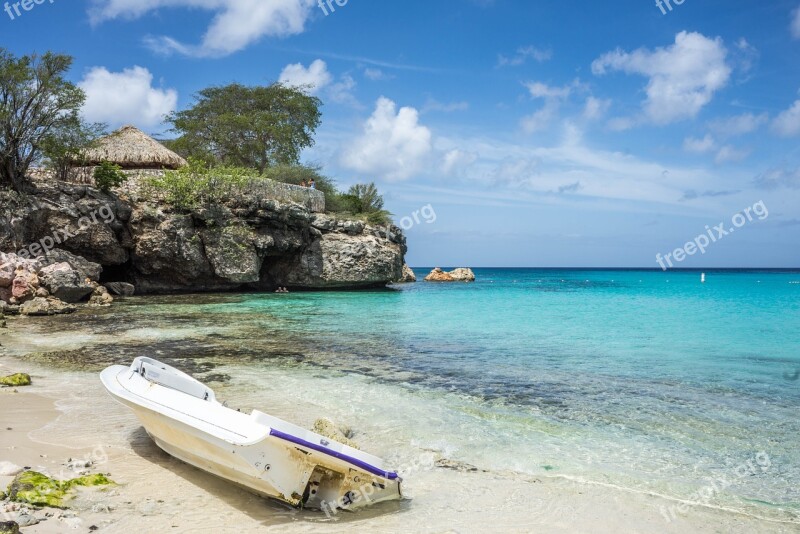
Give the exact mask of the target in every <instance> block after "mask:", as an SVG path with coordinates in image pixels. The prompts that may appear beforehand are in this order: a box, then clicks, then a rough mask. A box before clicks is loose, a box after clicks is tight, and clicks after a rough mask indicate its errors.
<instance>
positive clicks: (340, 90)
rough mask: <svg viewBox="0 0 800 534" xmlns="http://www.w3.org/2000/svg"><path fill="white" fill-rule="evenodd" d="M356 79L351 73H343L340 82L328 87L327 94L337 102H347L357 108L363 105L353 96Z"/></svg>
mask: <svg viewBox="0 0 800 534" xmlns="http://www.w3.org/2000/svg"><path fill="white" fill-rule="evenodd" d="M356 85H357V84H356V81H355V80H354V79H353V77H352V76H350V75H349V74H343V75H342V77H341V78H340V79H339V81H338V82H336V83H334V84H333V85H331V86H330V87H329V88H328V91H327V94H328V96H329V97H330V99H331V100H333V101H334V102H336V103H337V104H346V105H348V106H353V107H356V108H359V107H362V106H361V104H359V102H358V100H356V97H355V96H353V90H354V89H355V88H356Z"/></svg>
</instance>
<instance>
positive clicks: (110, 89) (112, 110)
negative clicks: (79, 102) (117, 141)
mask: <svg viewBox="0 0 800 534" xmlns="http://www.w3.org/2000/svg"><path fill="white" fill-rule="evenodd" d="M78 85H79V86H80V88H81V89H83V91H84V92H85V93H86V103H85V104H84V106H83V110H82V113H83V116H84V118H85V119H86V120H88V121H90V122H107V123H109V124H110V125H111V126H119V125H122V124H128V123H132V124H136V125H138V126H142V127H151V126H156V125H159V124H161V123H162V122H163V119H164V115H167V114H168V113H171V112H173V111H175V108H176V106H177V104H178V93H177V91H175V90H174V89H157V88H154V87H153V75H152V74H150V71H149V70H147V69H145V68H143V67H132V68H129V69H125V70H123V71H122V72H109V71H108V70H107V69H106V68H104V67H95V68H93V69H92V70H91V71H89V73H87V74H86V76H85V77H84V78H83V80H82V81H81V82H80V83H79V84H78Z"/></svg>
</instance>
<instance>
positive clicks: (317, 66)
mask: <svg viewBox="0 0 800 534" xmlns="http://www.w3.org/2000/svg"><path fill="white" fill-rule="evenodd" d="M332 80H333V76H331V73H330V72H328V66H327V65H326V64H325V62H324V61H322V60H321V59H317V60H316V61H314V62H313V63H311V65H309V66H308V68H305V67H304V66H303V65H302V64H301V63H294V64H292V65H287V66H286V67H285V68H284V69H283V71H282V72H281V75H280V77H279V78H278V81H280V82H281V83H283V84H286V85H289V86H291V87H305V88H307V90H308V92H309V93H310V94H312V95H315V94H317V93H319V91H320V90H322V89H323V88H324V87H326V86H327V85H328V84H329V83H331V81H332Z"/></svg>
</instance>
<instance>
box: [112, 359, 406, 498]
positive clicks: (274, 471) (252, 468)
mask: <svg viewBox="0 0 800 534" xmlns="http://www.w3.org/2000/svg"><path fill="white" fill-rule="evenodd" d="M101 379H102V380H103V383H104V385H105V386H106V388H107V389H108V390H109V393H111V395H112V396H113V397H114V398H115V399H116V400H117V401H119V402H120V403H122V404H123V405H125V406H127V407H129V408H131V409H132V410H133V412H134V414H135V415H136V416H137V418H138V419H139V421H140V422H141V423H142V426H143V427H144V429H145V430H146V432H147V433H148V435H149V436H150V437H151V438H152V439H153V441H154V442H155V443H156V445H158V447H159V448H161V449H162V450H164V451H165V452H166V453H167V454H169V455H171V456H173V457H175V458H177V459H179V460H181V461H183V462H186V463H188V464H190V465H193V466H195V467H197V468H199V469H202V470H204V471H207V472H209V473H212V474H214V475H216V476H218V477H221V478H224V479H226V480H229V481H231V482H234V483H236V484H238V485H240V486H242V487H244V488H247V489H248V490H250V491H252V492H254V493H257V494H259V495H262V496H265V497H269V498H274V499H278V500H280V501H282V502H284V503H287V504H289V505H291V506H295V507H304V508H310V509H320V510H324V511H325V512H326V513H329V512H331V511H335V510H337V509H346V510H355V509H358V508H361V507H364V506H368V505H371V504H375V503H378V502H383V501H388V500H397V499H401V498H402V491H401V486H400V485H401V480H400V478H399V477H397V475H396V474H394V473H389V472H384V471H382V470H381V469H379V468H377V467H375V466H373V465H371V464H369V463H367V462H366V461H364V459H365V458H366V459H369V458H374V457H371V456H369V455H367V454H366V453H362V454H363V456H362V457H361V458H359V457H354V456H350V455H349V454H346V453H349V452H350V450H348V448H346V447H344V446H342V445H340V444H335V445H332V444H331V442H330V441H328V440H326V439H325V438H323V437H322V436H318V435H316V434H312V433H309V432H307V431H302V432H301V429H297V431H296V432H294V433H287V432H284V431H287V430H291V429H292V428H294V427H293V425H290V424H288V423H285V422H282V421H280V420H277V419H274V418H271V417H270V416H267V415H266V414H261V413H260V412H253V414H252V415H251V416H247V415H245V414H241V413H240V412H237V411H235V410H229V409H227V408H224V407H222V405H220V404H219V403H217V402H216V401H215V400H214V401H213V403H209V402H208V401H203V400H200V399H190V400H189V401H187V402H186V404H185V406H186V407H183V408H181V409H182V410H183V411H180V410H173V409H172V408H168V407H166V406H165V404H164V402H165V401H164V399H171V398H172V397H174V396H175V395H176V393H175V392H173V391H161V390H160V389H159V388H160V386H158V385H157V384H142V383H141V382H140V380H144V379H142V378H141V377H138V376H134V373H132V372H131V369H129V368H126V367H120V366H116V367H115V368H109V369H107V370H106V371H104V372H103V373H102V375H101ZM126 382H130V383H131V385H130V386H129V387H126V386H128V384H127V383H126ZM212 394H213V393H212ZM180 400H184V399H183V398H180ZM204 402H205V404H203V403H204ZM200 408H205V409H206V412H210V413H212V414H213V413H215V412H220V411H221V410H225V411H227V412H230V413H221V416H222V417H221V418H218V419H217V420H216V421H215V420H214V419H212V417H211V416H209V417H208V418H207V419H209V420H208V421H207V420H199V419H197V417H195V416H193V415H192V413H191V412H197V413H201V412H199V409H200ZM236 420H238V421H239V425H238V426H236V425H235V424H234V423H233V422H230V423H229V421H236ZM262 420H267V421H270V422H271V423H272V425H273V426H278V423H283V424H284V425H285V427H283V428H281V429H277V428H274V427H273V426H266V425H260V421H262ZM198 421H201V422H198ZM247 425H249V426H248V428H249V431H248V432H245V431H241V433H242V436H241V439H237V437H236V435H235V430H236V429H238V428H240V427H244V426H247ZM223 427H225V428H223ZM231 428H233V429H234V430H231ZM253 429H256V430H257V431H258V432H257V433H256V436H257V437H256V438H255V439H250V440H248V439H246V438H247V437H250V438H252V437H253V435H254V434H253V432H252V430H253ZM231 436H233V437H231ZM317 438H321V439H317ZM312 439H313V440H314V442H312V441H310V440H312ZM317 441H319V442H320V444H317V443H316V442H317ZM329 447H331V448H329ZM335 449H338V450H335ZM356 452H357V451H356Z"/></svg>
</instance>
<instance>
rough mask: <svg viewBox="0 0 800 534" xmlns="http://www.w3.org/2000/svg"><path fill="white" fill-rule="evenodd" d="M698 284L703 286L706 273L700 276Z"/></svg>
mask: <svg viewBox="0 0 800 534" xmlns="http://www.w3.org/2000/svg"><path fill="white" fill-rule="evenodd" d="M700 283H701V284H705V283H706V273H703V274H701V275H700Z"/></svg>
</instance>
